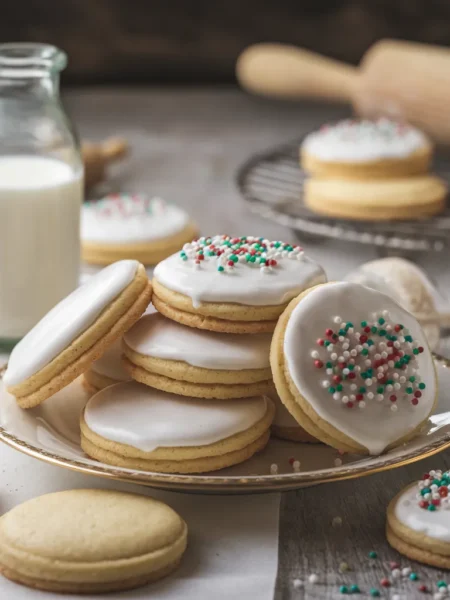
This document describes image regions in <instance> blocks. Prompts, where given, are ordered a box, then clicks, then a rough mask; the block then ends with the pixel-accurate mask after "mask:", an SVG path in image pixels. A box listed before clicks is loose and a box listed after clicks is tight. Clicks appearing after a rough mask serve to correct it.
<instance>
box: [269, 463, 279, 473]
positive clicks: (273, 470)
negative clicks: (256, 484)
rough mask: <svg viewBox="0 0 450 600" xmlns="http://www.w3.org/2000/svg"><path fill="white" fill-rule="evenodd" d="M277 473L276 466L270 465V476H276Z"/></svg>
mask: <svg viewBox="0 0 450 600" xmlns="http://www.w3.org/2000/svg"><path fill="white" fill-rule="evenodd" d="M277 473H278V465H277V464H275V463H274V464H273V465H270V474H271V475H276V474H277Z"/></svg>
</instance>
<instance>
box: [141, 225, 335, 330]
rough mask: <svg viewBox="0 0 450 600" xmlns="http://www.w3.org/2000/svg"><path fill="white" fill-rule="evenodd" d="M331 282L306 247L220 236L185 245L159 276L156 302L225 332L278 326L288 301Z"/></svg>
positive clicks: (192, 322) (180, 317)
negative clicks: (305, 291) (307, 253)
mask: <svg viewBox="0 0 450 600" xmlns="http://www.w3.org/2000/svg"><path fill="white" fill-rule="evenodd" d="M324 281H326V278H325V274H324V272H323V269H322V268H321V267H320V266H319V265H318V264H317V263H316V262H314V261H313V260H311V259H309V258H307V257H306V256H305V254H304V252H303V249H302V248H301V247H300V246H296V245H290V244H286V243H283V242H271V241H269V240H267V239H264V238H255V237H248V236H247V237H230V236H227V235H217V236H213V237H202V238H200V239H198V240H195V241H194V242H191V243H189V244H185V245H184V246H183V250H182V251H181V252H178V253H176V254H173V255H172V256H170V257H169V258H167V259H166V260H163V261H162V262H160V263H159V264H158V265H157V266H156V268H155V271H154V275H153V282H152V283H153V298H152V300H153V304H154V305H155V307H156V309H157V310H158V311H159V312H160V313H162V314H163V315H165V316H166V317H168V318H169V319H172V320H174V321H178V322H179V323H182V324H183V325H188V326H189V327H197V328H199V329H209V330H211V331H219V332H225V333H262V332H271V331H273V330H274V328H275V325H276V321H277V319H278V317H279V316H280V314H281V313H282V312H283V310H284V309H285V308H286V306H287V304H288V302H289V301H290V300H291V299H292V298H294V297H295V296H296V295H297V294H299V293H300V292H302V291H303V290H305V289H307V288H309V287H311V286H314V285H316V284H318V283H323V282H324Z"/></svg>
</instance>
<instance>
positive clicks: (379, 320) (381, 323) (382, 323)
mask: <svg viewBox="0 0 450 600" xmlns="http://www.w3.org/2000/svg"><path fill="white" fill-rule="evenodd" d="M378 323H379V324H380V325H384V324H385V323H386V321H385V320H384V319H383V318H382V317H380V318H379V319H378Z"/></svg>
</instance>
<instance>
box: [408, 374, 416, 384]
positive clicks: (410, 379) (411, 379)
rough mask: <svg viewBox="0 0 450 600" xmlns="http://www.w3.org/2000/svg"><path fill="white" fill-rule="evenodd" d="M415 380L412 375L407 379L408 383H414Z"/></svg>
mask: <svg viewBox="0 0 450 600" xmlns="http://www.w3.org/2000/svg"><path fill="white" fill-rule="evenodd" d="M415 380H416V378H415V377H414V375H411V377H410V378H409V379H408V381H410V382H411V383H414V382H415Z"/></svg>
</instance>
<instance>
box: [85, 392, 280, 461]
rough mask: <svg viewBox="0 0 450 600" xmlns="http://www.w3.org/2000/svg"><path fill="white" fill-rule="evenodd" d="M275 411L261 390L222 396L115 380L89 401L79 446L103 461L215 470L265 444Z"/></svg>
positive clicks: (250, 454) (246, 456)
mask: <svg viewBox="0 0 450 600" xmlns="http://www.w3.org/2000/svg"><path fill="white" fill-rule="evenodd" d="M274 412H275V408H274V406H273V403H272V402H271V400H269V398H266V397H265V396H257V397H253V398H240V399H239V400H224V401H223V402H221V401H219V400H203V399H202V400H199V399H196V398H189V399H188V398H185V397H182V396H176V395H175V394H169V393H167V392H161V391H159V390H155V389H152V388H149V387H147V386H146V385H142V384H140V383H136V382H134V381H133V382H127V383H118V384H116V385H113V386H111V387H109V388H105V389H103V390H101V391H100V392H98V393H97V394H95V396H92V398H91V399H90V400H89V401H88V403H87V405H86V408H85V410H84V412H83V414H82V416H81V447H82V448H83V450H84V451H85V452H86V454H88V455H89V456H92V457H93V458H96V459H97V460H100V461H101V462H104V463H107V464H111V465H116V466H119V467H126V468H130V469H141V470H143V471H156V472H164V473H202V472H204V471H215V470H217V469H223V468H224V467H229V466H230V465H234V464H237V463H240V462H243V461H244V460H246V459H247V458H250V456H252V455H253V454H254V453H255V452H257V451H258V450H261V449H262V448H264V446H265V445H266V444H267V441H268V439H269V430H270V425H271V423H272V420H273V415H274Z"/></svg>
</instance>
